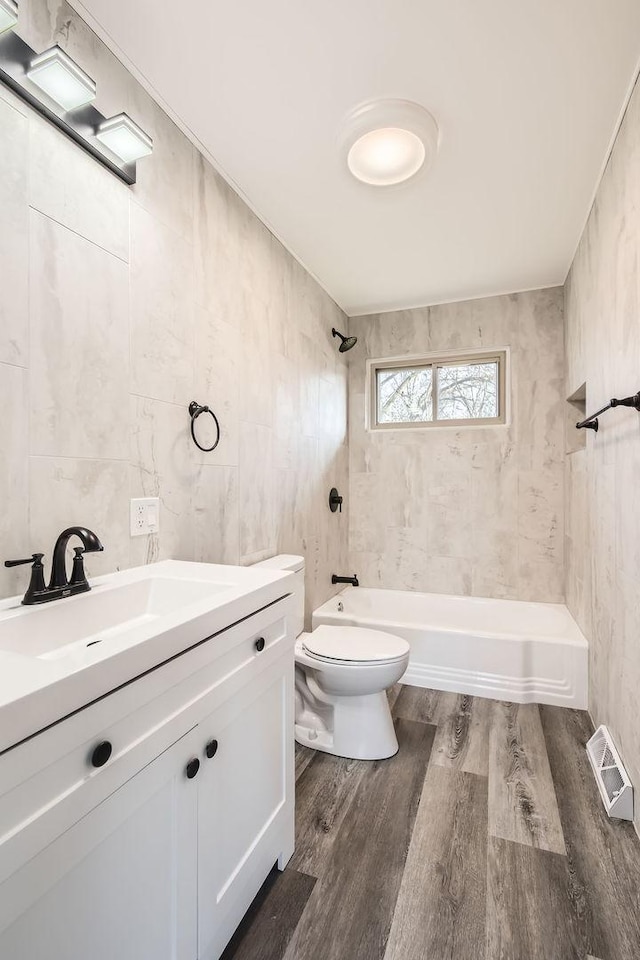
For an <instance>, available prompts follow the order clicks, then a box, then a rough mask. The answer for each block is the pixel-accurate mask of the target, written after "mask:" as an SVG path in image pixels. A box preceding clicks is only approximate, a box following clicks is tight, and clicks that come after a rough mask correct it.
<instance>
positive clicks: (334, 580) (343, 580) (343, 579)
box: [331, 573, 360, 587]
mask: <svg viewBox="0 0 640 960" xmlns="http://www.w3.org/2000/svg"><path fill="white" fill-rule="evenodd" d="M331 583H333V584H336V583H350V584H351V586H352V587H359V586H360V584H359V582H358V577H357V576H356V574H355V573H354V575H353V576H352V577H339V576H337V575H336V574H335V573H332V574H331Z"/></svg>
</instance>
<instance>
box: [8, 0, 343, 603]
mask: <svg viewBox="0 0 640 960" xmlns="http://www.w3.org/2000/svg"><path fill="white" fill-rule="evenodd" d="M19 32H20V34H21V35H22V36H24V38H25V39H26V40H27V41H28V42H29V43H31V44H32V46H33V47H34V48H36V49H45V48H46V47H48V46H51V45H52V44H53V43H59V44H60V46H61V47H62V48H63V49H66V50H68V52H69V53H70V55H71V56H72V57H73V58H74V59H75V60H76V61H77V62H78V63H80V64H81V65H82V66H83V67H84V68H85V69H86V70H87V71H88V73H89V74H90V75H91V76H93V77H95V79H96V80H97V82H98V90H99V99H98V101H97V106H98V107H99V108H100V109H101V110H102V111H103V112H104V113H105V114H107V115H109V114H114V113H117V112H119V111H120V110H126V111H127V112H128V113H129V114H130V115H131V116H132V117H133V118H134V119H135V120H136V121H137V122H138V123H140V125H141V126H142V127H143V128H144V129H145V130H147V131H148V132H149V133H150V134H151V136H153V138H154V152H153V155H152V156H151V157H149V158H145V159H144V160H142V161H141V162H140V163H139V164H138V169H137V177H138V181H137V183H136V185H135V187H134V188H133V189H131V188H127V187H126V186H124V185H123V184H122V183H120V182H119V181H118V180H117V179H116V178H114V177H113V176H111V175H110V174H109V173H108V172H106V171H105V170H103V169H102V168H101V167H100V166H99V165H98V164H96V163H95V162H94V161H93V160H92V159H91V158H90V157H87V156H85V155H84V154H83V153H82V152H81V151H79V150H78V149H77V148H76V147H75V146H74V145H73V144H71V143H69V142H68V141H67V140H66V139H65V138H64V137H63V136H62V135H61V134H60V133H58V132H57V131H56V130H54V129H52V128H51V127H49V126H48V125H47V124H45V123H44V122H43V121H42V120H41V119H40V118H39V117H36V116H35V115H34V114H33V113H32V112H31V111H30V110H29V108H28V107H26V106H25V105H24V104H21V103H20V102H19V101H17V100H15V98H13V97H12V96H11V94H9V93H7V92H2V94H0V120H1V121H2V122H1V123H0V146H1V147H2V149H1V150H0V201H1V202H0V206H1V207H2V214H3V217H4V221H3V222H4V224H5V225H8V229H7V230H6V231H5V233H6V234H7V237H6V238H5V241H4V245H3V240H2V238H0V264H1V266H0V271H3V270H6V271H7V273H4V272H2V279H3V280H4V283H3V288H4V293H3V306H2V307H0V311H2V313H0V319H1V320H2V323H0V378H1V379H0V399H3V398H4V392H7V393H8V394H9V398H10V401H11V402H10V403H9V402H6V401H5V402H4V403H3V408H4V409H5V412H7V411H8V420H7V419H6V418H5V422H4V426H0V433H1V434H2V438H1V439H2V450H3V455H4V456H3V463H2V476H1V477H0V493H1V494H2V500H3V503H4V504H5V507H6V510H5V515H4V516H5V519H4V521H2V523H3V531H2V536H3V543H4V544H5V546H6V548H7V551H8V552H11V553H13V552H14V551H15V552H16V553H24V551H25V550H27V551H28V550H29V549H30V548H31V549H35V548H36V547H37V546H39V545H40V544H42V547H43V549H45V550H50V549H51V544H50V541H52V539H53V538H54V537H55V536H56V535H57V534H58V533H59V531H60V530H61V529H62V528H63V527H64V526H68V525H70V524H72V523H80V522H85V523H88V524H89V525H90V526H92V527H93V528H94V529H95V530H96V531H97V532H98V533H99V535H100V536H101V537H102V538H103V539H104V542H105V547H106V549H105V552H104V554H101V555H100V556H99V557H95V558H91V560H89V558H88V559H87V566H88V569H89V570H90V572H91V573H92V574H94V575H95V573H99V572H103V571H108V570H113V569H115V568H116V567H120V566H127V565H129V564H132V565H135V564H139V563H148V562H153V561H154V560H157V559H161V558H164V557H176V558H179V559H198V560H203V561H224V562H227V563H238V562H242V563H249V562H251V561H252V560H258V559H262V558H263V557H266V556H268V555H270V554H273V553H275V552H276V551H284V552H291V553H301V554H303V555H304V556H305V558H306V560H307V576H306V583H307V596H306V602H307V612H308V613H310V611H311V610H312V609H313V607H314V606H317V605H318V604H320V603H322V602H324V601H325V600H326V599H328V597H329V596H331V595H332V594H333V593H335V592H336V588H335V587H334V586H333V585H332V584H331V573H332V572H344V571H345V570H346V568H347V533H348V523H349V506H348V503H345V509H344V512H343V513H342V514H341V515H339V516H337V515H335V514H332V513H331V512H330V510H329V507H328V502H327V498H328V493H329V488H330V487H331V486H334V485H335V486H337V487H338V488H339V489H340V490H341V491H342V492H343V493H344V494H345V496H346V495H347V494H348V469H349V463H348V453H347V445H346V431H347V369H348V367H347V361H348V358H346V357H343V356H342V355H340V354H339V353H338V351H337V347H336V343H335V341H334V340H333V339H332V337H331V327H332V326H336V327H338V328H339V329H341V330H346V328H347V319H346V317H345V316H344V314H343V313H342V311H341V310H340V309H339V308H338V307H337V306H336V305H335V303H333V301H332V300H331V299H330V298H329V297H328V296H327V294H326V293H324V291H322V290H321V289H320V287H319V286H318V284H317V283H316V282H315V281H314V280H313V279H312V278H311V277H310V276H309V275H308V274H307V273H306V272H305V270H304V269H303V268H302V267H301V266H300V264H299V263H298V262H297V261H295V260H294V259H293V257H291V255H290V254H289V253H288V252H287V251H286V250H285V249H284V248H283V247H282V245H281V244H280V243H279V242H278V241H277V240H276V239H275V238H274V237H273V236H272V235H271V233H270V232H269V230H268V229H267V228H266V227H265V226H264V224H263V223H262V222H261V221H260V220H258V218H257V217H255V216H254V214H253V213H252V212H251V211H250V210H249V209H248V207H247V206H246V204H245V203H244V202H243V201H242V199H241V198H240V197H239V196H238V195H237V194H236V193H235V192H234V190H233V189H232V187H231V186H229V185H228V184H227V183H226V182H225V181H224V180H223V179H222V178H221V176H220V175H219V174H218V173H217V172H216V171H214V170H213V168H212V167H211V166H210V165H209V164H208V163H207V162H206V161H205V160H204V158H202V157H201V156H200V155H199V154H198V153H197V151H196V150H195V148H194V147H193V145H192V144H191V143H190V142H189V140H188V139H187V138H186V137H184V136H183V135H182V134H181V133H180V131H179V130H178V129H177V127H176V126H175V125H174V124H173V123H172V121H171V120H170V119H169V118H168V117H167V116H166V115H165V114H164V113H163V112H162V110H161V109H160V108H159V106H158V105H157V104H155V103H154V102H153V100H152V99H151V98H150V97H149V95H148V94H147V93H146V92H145V91H144V90H142V88H141V87H140V86H139V84H138V83H137V82H136V81H135V80H134V78H133V77H131V76H130V74H129V73H128V72H127V71H126V70H125V68H124V67H123V66H122V65H121V64H120V63H119V62H118V61H117V60H116V59H115V57H114V56H113V54H112V53H111V52H110V51H109V50H108V49H107V48H106V47H105V46H104V44H102V42H101V41H100V40H99V39H98V38H97V37H95V36H94V34H93V33H92V32H91V30H90V29H89V28H88V26H87V25H86V24H85V23H83V21H82V19H81V18H80V17H79V16H78V14H77V13H76V12H75V11H74V10H73V9H72V7H71V6H70V5H69V4H68V3H67V0H30V2H29V3H28V4H27V5H26V6H25V9H24V10H21V18H20V31H19ZM30 205H31V208H30ZM29 248H30V249H31V254H29ZM30 268H31V280H30V283H31V288H30V293H31V304H30V307H29V287H28V277H29V269H30ZM29 310H30V313H29ZM29 321H30V327H31V343H30V344H29V336H28V331H29ZM2 361H6V362H7V363H8V364H12V366H7V368H6V370H5V367H3V366H2V365H1V364H2ZM17 365H21V367H22V368H24V367H27V366H28V368H29V369H28V370H25V369H20V366H17ZM27 383H28V385H25V384H27ZM194 399H195V400H198V401H199V402H200V403H205V404H208V405H210V406H211V408H212V409H213V410H214V411H215V413H216V415H217V416H218V418H219V420H220V428H221V439H220V443H219V445H218V447H217V448H216V449H215V451H212V452H211V453H203V452H201V451H198V450H197V449H196V447H195V446H194V445H193V443H192V442H191V438H190V433H189V417H188V413H187V405H188V403H189V402H190V401H191V400H194ZM30 411H31V415H30ZM25 421H29V422H27V423H25ZM29 430H31V452H32V455H31V459H30V460H29V447H28V443H29V440H28V437H29ZM198 432H199V435H200V436H201V438H202V439H203V440H205V441H206V440H207V439H208V437H209V436H210V423H208V421H207V419H205V418H203V419H202V420H201V421H199V424H198ZM29 473H31V479H32V483H31V486H30V485H29V483H28V482H27V479H28V477H29ZM132 496H158V497H159V498H160V501H161V511H160V531H159V533H158V534H155V535H153V536H149V537H135V538H130V537H129V530H128V527H129V499H130V497H132ZM52 499H53V500H55V508H54V509H51V501H52ZM29 507H30V510H31V520H30V522H29V521H28V508H29ZM27 526H28V528H27ZM9 547H10V551H9ZM2 577H3V579H2V581H1V582H0V592H1V593H2V595H6V594H7V593H11V592H13V590H15V589H17V587H18V583H19V584H20V585H22V579H21V578H20V580H18V579H17V578H15V577H14V578H13V579H11V578H10V577H8V576H7V573H6V572H5V573H3V574H2Z"/></svg>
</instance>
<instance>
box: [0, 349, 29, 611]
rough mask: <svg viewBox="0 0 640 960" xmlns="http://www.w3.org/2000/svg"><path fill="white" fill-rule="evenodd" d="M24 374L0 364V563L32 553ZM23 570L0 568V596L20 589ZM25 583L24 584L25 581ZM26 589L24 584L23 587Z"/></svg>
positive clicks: (25, 382) (2, 565) (24, 371)
mask: <svg viewBox="0 0 640 960" xmlns="http://www.w3.org/2000/svg"><path fill="white" fill-rule="evenodd" d="M27 396H28V394H27V371H26V370H24V369H23V368H22V367H14V366H11V365H10V364H7V363H0V409H2V417H0V451H2V456H1V457H0V462H1V464H2V467H1V468H0V504H2V510H1V511H0V543H1V544H2V552H3V556H2V558H0V560H12V559H14V558H15V559H16V560H17V559H20V558H21V557H28V556H29V554H30V553H34V552H35V550H36V547H33V549H31V546H32V545H31V543H30V541H29V535H28V534H29V531H28V523H27V520H28V506H29V487H28V466H27V464H28V460H27V457H28V452H29V440H28V437H29V418H28V412H27ZM23 581H24V570H23V569H22V568H17V569H10V570H7V569H6V568H5V566H4V564H0V596H3V597H6V596H11V595H12V594H13V593H17V592H18V591H19V590H20V589H22V585H23ZM27 582H28V581H27ZM24 589H26V584H25V586H24Z"/></svg>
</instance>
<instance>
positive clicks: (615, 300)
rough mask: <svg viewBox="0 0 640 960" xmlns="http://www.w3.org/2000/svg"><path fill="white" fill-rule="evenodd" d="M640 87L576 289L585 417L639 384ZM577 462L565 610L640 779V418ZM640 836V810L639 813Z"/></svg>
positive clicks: (570, 462) (573, 366)
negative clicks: (583, 641)
mask: <svg viewBox="0 0 640 960" xmlns="http://www.w3.org/2000/svg"><path fill="white" fill-rule="evenodd" d="M639 260H640V87H638V86H636V89H635V90H634V92H633V95H632V97H631V100H630V103H629V106H628V108H627V111H626V114H625V118H624V121H623V123H622V126H621V128H620V131H619V134H618V138H617V140H616V143H615V145H614V148H613V152H612V154H611V157H610V159H609V163H608V166H607V169H606V171H605V173H604V176H603V179H602V181H601V184H600V187H599V189H598V193H597V195H596V199H595V202H594V205H593V209H592V211H591V214H590V216H589V220H588V222H587V225H586V227H585V230H584V233H583V236H582V239H581V241H580V245H579V247H578V251H577V253H576V257H575V259H574V262H573V264H572V267H571V271H570V274H569V277H568V280H567V284H566V319H565V325H566V345H567V349H566V384H567V387H566V390H567V394H570V393H572V392H573V391H574V390H575V389H576V387H578V386H580V385H581V384H582V383H586V386H587V408H588V409H589V410H591V409H592V408H594V407H596V408H597V407H600V406H602V404H603V403H605V402H606V400H607V399H608V398H610V397H613V396H616V397H617V396H625V395H628V394H632V393H635V392H636V391H637V390H638V388H639V386H640V382H639V380H640V378H639V371H640V324H639V323H638V314H639V307H640V262H639ZM585 433H586V434H587V436H586V438H585V440H586V446H585V448H584V449H583V450H579V451H576V452H575V453H572V454H571V455H569V456H568V457H567V460H566V472H565V489H566V499H567V518H566V531H565V545H566V582H567V587H566V595H567V604H568V606H569V609H570V610H571V612H572V613H573V615H574V617H575V618H576V619H577V621H578V622H579V623H580V626H581V627H582V629H583V631H584V632H585V634H586V636H587V639H588V640H589V660H590V671H589V675H590V694H589V708H590V712H591V715H592V717H593V720H594V722H595V723H596V724H600V723H606V724H607V725H608V727H609V728H610V730H611V733H612V735H613V737H614V740H615V741H616V744H617V746H618V748H619V750H620V752H621V755H622V758H623V761H624V762H625V764H626V766H627V769H628V771H629V773H630V775H631V777H632V780H633V779H635V781H636V782H637V781H638V780H639V779H640V745H639V741H638V717H639V710H638V688H639V687H640V647H639V646H638V642H637V638H638V635H639V634H640V607H639V605H638V587H637V580H638V576H637V571H638V563H639V562H640V548H639V546H638V544H639V543H640V507H638V506H637V497H636V495H635V486H636V483H637V477H638V474H639V471H640V419H639V418H638V414H637V413H636V412H635V411H633V410H627V409H624V408H621V409H618V410H615V411H612V412H611V413H609V414H605V415H604V416H603V417H602V418H601V421H600V430H599V431H598V433H597V434H596V433H593V432H592V431H585ZM636 823H637V825H638V826H640V812H639V813H638V814H636Z"/></svg>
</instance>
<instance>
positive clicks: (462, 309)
mask: <svg viewBox="0 0 640 960" xmlns="http://www.w3.org/2000/svg"><path fill="white" fill-rule="evenodd" d="M562 303H563V293H562V288H561V287H557V288H554V289H551V290H541V291H536V292H533V293H520V294H517V295H514V296H505V297H494V298H488V299H484V300H469V301H467V302H464V303H455V304H446V305H443V306H436V307H424V308H422V309H419V310H403V311H399V312H397V313H391V314H382V315H374V316H369V317H359V318H357V319H353V318H352V319H351V320H350V326H349V331H350V333H352V334H356V335H357V336H358V338H359V345H358V349H359V350H361V351H362V354H361V356H362V355H363V354H364V355H366V356H367V357H371V358H376V359H380V358H388V357H396V356H418V357H419V356H421V355H425V354H429V353H431V352H444V351H449V352H451V353H453V354H455V352H456V351H461V350H467V349H477V350H492V349H494V348H500V347H508V348H509V353H510V376H511V391H510V395H511V416H510V422H509V423H508V424H506V425H503V426H478V427H473V426H472V427H463V428H461V429H454V428H451V427H444V426H443V427H435V426H434V427H428V428H423V429H416V430H414V429H410V430H403V429H400V430H378V431H374V432H370V431H367V430H366V429H365V426H364V423H365V404H366V403H367V399H368V397H367V390H366V384H365V363H364V360H362V361H361V362H359V363H357V364H355V363H352V364H351V366H350V373H349V376H350V380H349V398H350V401H349V402H350V416H349V431H350V433H349V443H350V481H351V497H350V500H351V503H350V514H349V516H350V531H349V542H350V566H351V567H352V568H353V569H354V570H356V571H357V572H358V575H359V576H360V577H361V579H362V580H363V582H364V583H366V584H367V586H380V587H387V588H394V589H398V590H403V589H407V588H410V589H413V590H422V591H427V592H435V593H453V594H472V595H474V596H480V597H508V598H511V599H517V600H547V601H561V600H563V599H564V566H563V531H564V516H563V513H564V508H563V500H564V495H563V461H564V426H563V390H564V385H563V330H562Z"/></svg>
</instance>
